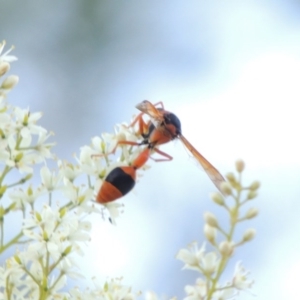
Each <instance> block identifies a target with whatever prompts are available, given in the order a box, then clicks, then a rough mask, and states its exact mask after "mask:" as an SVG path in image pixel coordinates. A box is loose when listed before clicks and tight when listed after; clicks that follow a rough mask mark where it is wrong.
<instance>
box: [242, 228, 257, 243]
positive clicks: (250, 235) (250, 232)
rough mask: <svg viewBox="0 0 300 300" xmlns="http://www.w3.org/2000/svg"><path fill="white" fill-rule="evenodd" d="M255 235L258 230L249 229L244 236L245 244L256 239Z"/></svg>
mask: <svg viewBox="0 0 300 300" xmlns="http://www.w3.org/2000/svg"><path fill="white" fill-rule="evenodd" d="M255 234H256V230H255V229H254V228H249V229H247V230H246V231H245V233H244V235H243V241H244V242H249V241H251V240H252V239H253V238H254V237H255Z"/></svg>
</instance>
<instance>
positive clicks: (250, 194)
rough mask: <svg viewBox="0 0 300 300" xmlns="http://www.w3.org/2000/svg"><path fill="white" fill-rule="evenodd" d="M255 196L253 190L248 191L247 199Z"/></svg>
mask: <svg viewBox="0 0 300 300" xmlns="http://www.w3.org/2000/svg"><path fill="white" fill-rule="evenodd" d="M256 196H257V193H256V192H255V191H250V192H249V193H248V195H247V199H248V200H251V199H254V198H255V197H256Z"/></svg>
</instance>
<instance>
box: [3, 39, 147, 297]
mask: <svg viewBox="0 0 300 300" xmlns="http://www.w3.org/2000/svg"><path fill="white" fill-rule="evenodd" d="M4 46H5V42H2V43H1V44H0V76H4V75H6V73H7V72H8V71H9V69H10V63H11V62H13V61H14V60H16V57H14V56H10V55H8V54H9V52H10V51H11V50H12V49H13V48H11V49H10V50H9V51H7V52H5V53H4V54H1V53H2V52H3V49H4ZM17 82H18V77H17V76H14V75H11V76H8V77H7V78H5V79H4V80H3V82H2V84H0V164H1V166H0V168H1V169H0V198H2V199H1V200H2V202H1V204H0V254H2V253H4V252H5V251H6V250H7V249H9V248H10V247H12V246H13V245H19V246H18V247H19V250H18V251H17V252H16V253H15V255H13V256H12V257H10V258H9V259H7V260H6V262H5V265H4V266H3V267H1V268H0V299H72V298H76V297H77V299H132V296H131V291H130V289H129V288H126V287H123V286H122V285H121V283H120V281H118V280H117V281H116V280H112V281H111V282H109V283H107V284H106V285H105V286H104V287H102V288H99V287H98V288H97V289H95V290H93V291H85V292H80V291H79V290H78V289H73V290H72V291H70V293H62V292H61V290H62V288H64V287H65V286H66V283H67V278H77V277H80V276H82V275H81V274H80V273H77V272H76V270H77V269H76V268H77V266H76V260H75V258H74V255H75V254H80V255H82V254H83V249H82V245H83V243H85V242H87V241H89V239H90V236H89V230H90V228H91V224H90V223H89V222H88V221H83V218H84V217H85V216H87V214H89V213H91V212H97V213H99V212H100V213H103V210H105V206H102V205H101V204H95V203H94V202H93V201H92V200H93V199H95V194H96V193H97V192H98V191H99V188H100V186H101V183H102V182H103V179H104V178H105V176H106V175H107V174H108V172H109V171H110V170H111V169H112V168H114V167H116V166H117V165H129V164H130V163H131V161H132V160H133V159H134V158H136V156H137V155H138V154H139V153H140V151H141V149H139V147H134V148H133V147H127V146H122V147H118V149H120V158H119V159H118V161H117V162H113V161H111V160H110V159H109V157H108V154H109V153H110V152H111V151H112V149H114V147H115V145H116V143H117V142H118V141H119V140H130V141H136V140H137V139H138V138H139V136H138V135H137V133H136V132H135V130H134V128H131V127H127V126H124V125H117V126H116V131H115V134H111V135H109V134H104V135H102V136H101V137H94V138H93V139H92V143H91V145H90V146H84V147H82V148H81V150H80V153H79V155H78V157H75V158H76V163H75V164H72V163H69V162H65V161H60V160H56V158H55V156H54V154H53V153H52V152H51V148H52V147H53V145H54V143H49V142H48V139H49V137H50V136H51V135H52V133H49V132H48V131H47V130H46V129H45V128H43V127H41V126H40V125H38V124H37V122H38V121H39V119H40V118H41V116H42V114H41V113H39V112H38V113H32V112H30V110H29V109H21V108H19V107H14V106H11V105H9V104H8V102H7V94H8V92H9V91H11V90H12V88H13V87H14V86H15V85H16V83H17ZM99 154H100V155H101V156H100V157H99V156H98V157H95V156H94V155H99ZM38 164H40V166H41V167H40V172H39V173H40V184H39V185H38V186H37V187H36V186H35V184H34V183H33V182H30V180H31V179H32V177H33V174H34V173H36V171H37V170H38V168H37V167H38ZM50 164H52V165H54V171H53V170H51V169H50V168H49V167H48V166H49V165H50ZM55 169H56V170H55ZM24 185H27V186H25V187H24ZM54 197H55V198H54ZM54 199H55V200H54ZM41 203H43V205H42V207H41V205H40V204H41ZM106 206H107V207H106V208H108V212H109V213H110V219H111V220H112V221H114V218H115V217H117V216H118V215H119V209H120V206H121V205H120V204H118V203H110V204H108V205H106ZM20 213H21V218H20ZM15 214H18V217H17V218H14V219H13V222H14V225H13V226H14V228H18V224H17V222H18V221H19V228H20V229H19V232H18V233H17V234H16V235H15V236H13V237H12V236H11V233H10V228H9V227H8V226H7V225H8V224H9V223H10V222H12V216H13V215H15ZM4 225H6V227H5V226H4Z"/></svg>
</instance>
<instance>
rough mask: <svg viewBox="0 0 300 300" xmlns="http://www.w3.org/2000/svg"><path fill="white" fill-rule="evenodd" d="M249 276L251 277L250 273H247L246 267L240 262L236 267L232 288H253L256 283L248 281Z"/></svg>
mask: <svg viewBox="0 0 300 300" xmlns="http://www.w3.org/2000/svg"><path fill="white" fill-rule="evenodd" d="M247 275H249V271H245V269H244V267H243V266H242V262H241V261H238V262H237V263H236V265H235V270H234V275H233V279H232V286H233V287H235V288H236V289H238V290H245V289H248V288H251V287H252V284H253V283H254V281H253V280H248V279H247Z"/></svg>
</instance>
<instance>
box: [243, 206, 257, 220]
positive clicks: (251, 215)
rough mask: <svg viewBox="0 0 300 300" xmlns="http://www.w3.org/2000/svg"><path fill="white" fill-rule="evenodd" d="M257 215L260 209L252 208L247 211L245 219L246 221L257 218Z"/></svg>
mask: <svg viewBox="0 0 300 300" xmlns="http://www.w3.org/2000/svg"><path fill="white" fill-rule="evenodd" d="M257 215H258V209H257V208H254V207H252V208H250V209H249V210H248V211H247V213H246V215H245V218H246V219H252V218H255V217H256V216H257Z"/></svg>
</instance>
